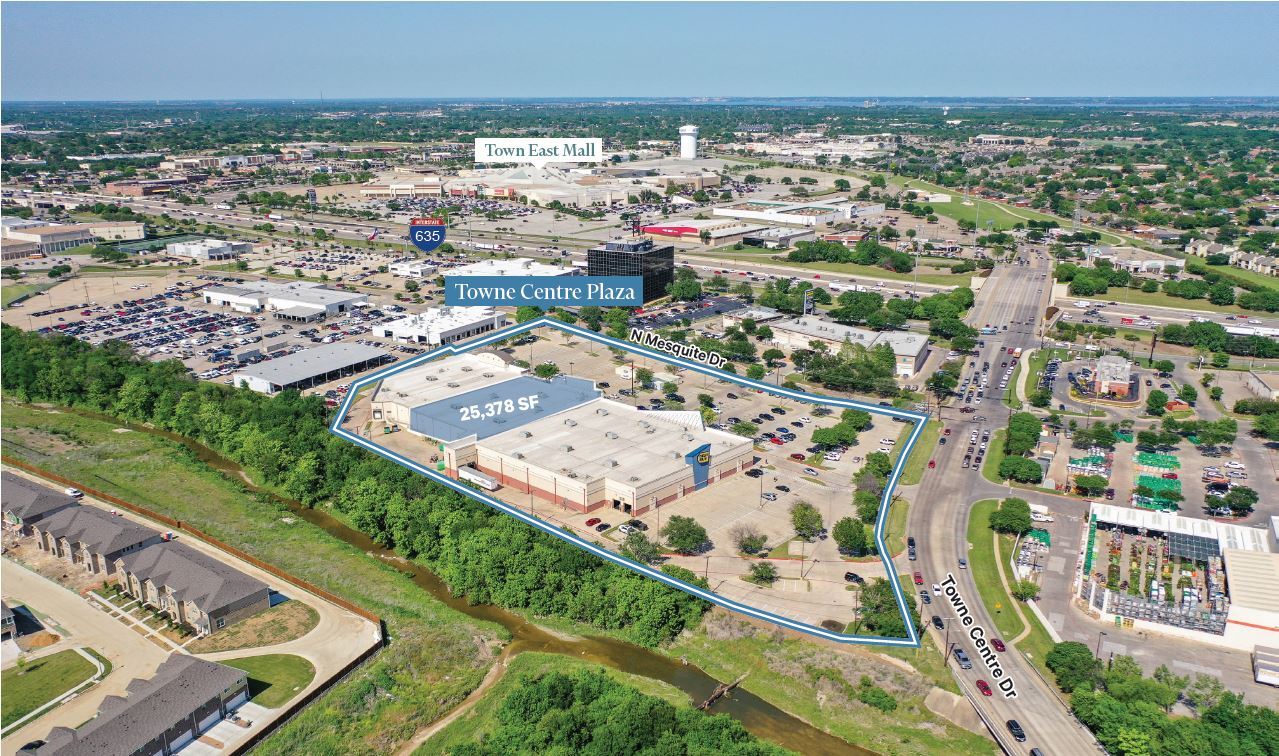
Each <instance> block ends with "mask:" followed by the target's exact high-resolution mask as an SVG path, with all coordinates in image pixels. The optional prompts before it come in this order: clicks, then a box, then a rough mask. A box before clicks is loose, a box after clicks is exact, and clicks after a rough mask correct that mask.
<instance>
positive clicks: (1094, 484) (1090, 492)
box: [1075, 475, 1107, 496]
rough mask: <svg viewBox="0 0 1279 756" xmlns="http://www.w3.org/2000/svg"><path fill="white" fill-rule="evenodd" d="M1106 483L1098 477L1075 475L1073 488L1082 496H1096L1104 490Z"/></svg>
mask: <svg viewBox="0 0 1279 756" xmlns="http://www.w3.org/2000/svg"><path fill="white" fill-rule="evenodd" d="M1106 484H1107V481H1106V479H1105V478H1103V477H1101V476H1100V475H1076V476H1075V488H1076V489H1078V490H1079V493H1081V494H1083V495H1084V496H1097V495H1099V494H1101V493H1102V492H1104V491H1105V490H1106Z"/></svg>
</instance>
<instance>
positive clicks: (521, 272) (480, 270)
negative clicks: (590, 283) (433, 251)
mask: <svg viewBox="0 0 1279 756" xmlns="http://www.w3.org/2000/svg"><path fill="white" fill-rule="evenodd" d="M444 275H445V276H446V277H449V276H575V275H577V270H576V269H574V268H572V267H567V268H561V267H559V266H557V265H547V264H546V263H540V262H537V261H535V260H530V259H529V258H527V257H513V258H511V259H509V260H502V259H499V258H496V257H495V258H491V259H489V260H481V261H479V262H476V263H471V264H470V265H462V266H460V267H457V268H453V269H451V270H449V271H447V272H446V273H445V274H444Z"/></svg>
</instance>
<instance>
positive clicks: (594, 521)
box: [586, 517, 600, 528]
mask: <svg viewBox="0 0 1279 756" xmlns="http://www.w3.org/2000/svg"><path fill="white" fill-rule="evenodd" d="M599 524H600V518H598V517H592V518H591V519H589V520H587V521H586V527H588V528H593V527H595V526H596V525H599Z"/></svg>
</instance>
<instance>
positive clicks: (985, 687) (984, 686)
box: [977, 680, 994, 696]
mask: <svg viewBox="0 0 1279 756" xmlns="http://www.w3.org/2000/svg"><path fill="white" fill-rule="evenodd" d="M977 690H980V691H981V694H982V695H983V696H990V695H994V694H993V693H992V692H991V690H990V683H988V682H986V681H985V680H978V681H977Z"/></svg>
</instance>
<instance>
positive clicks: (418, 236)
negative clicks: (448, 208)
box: [409, 218, 448, 252]
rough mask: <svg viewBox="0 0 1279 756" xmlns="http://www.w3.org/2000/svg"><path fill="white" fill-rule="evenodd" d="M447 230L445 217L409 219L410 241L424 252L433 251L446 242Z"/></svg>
mask: <svg viewBox="0 0 1279 756" xmlns="http://www.w3.org/2000/svg"><path fill="white" fill-rule="evenodd" d="M447 230H448V224H447V223H445V221H444V219H443V218H414V219H412V220H410V221H409V241H411V242H413V246H415V247H417V248H418V249H420V250H422V251H423V252H431V251H434V249H435V248H436V247H438V246H440V245H441V244H443V243H444V232H445V231H447Z"/></svg>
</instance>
